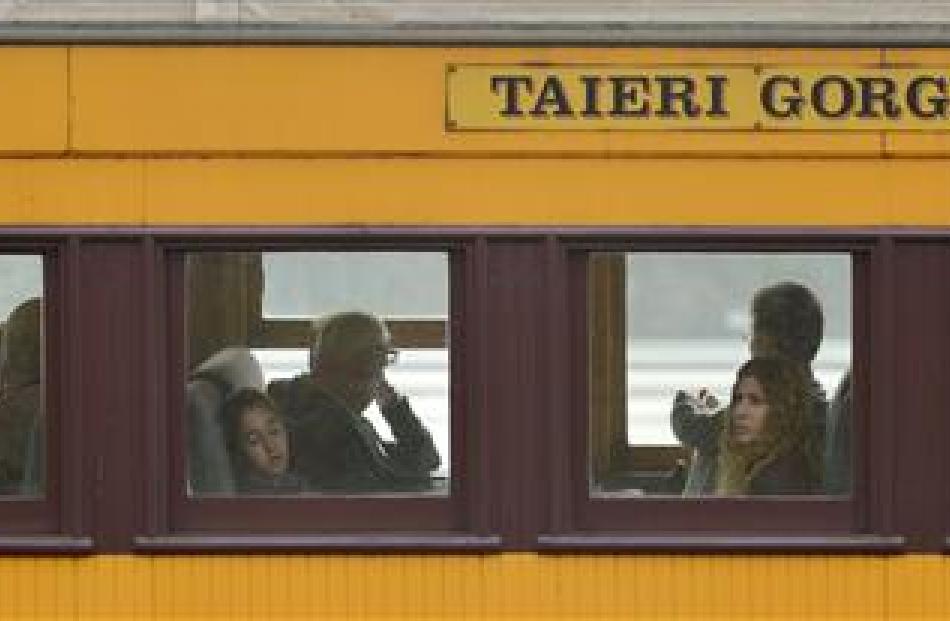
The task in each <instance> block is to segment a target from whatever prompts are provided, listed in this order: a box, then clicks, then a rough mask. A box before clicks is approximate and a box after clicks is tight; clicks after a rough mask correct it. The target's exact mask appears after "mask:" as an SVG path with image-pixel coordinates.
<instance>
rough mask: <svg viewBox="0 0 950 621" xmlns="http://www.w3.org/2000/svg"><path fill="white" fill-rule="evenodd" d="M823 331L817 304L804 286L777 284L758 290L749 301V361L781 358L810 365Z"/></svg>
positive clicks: (788, 283)
mask: <svg viewBox="0 0 950 621" xmlns="http://www.w3.org/2000/svg"><path fill="white" fill-rule="evenodd" d="M823 332H824V314H823V313H822V311H821V304H820V303H819V302H818V299H817V298H816V297H815V295H814V294H813V293H812V292H811V290H810V289H808V287H805V286H804V285H800V284H798V283H795V282H780V283H778V284H775V285H772V286H770V287H766V288H764V289H760V290H759V291H758V292H757V293H756V294H755V297H754V298H753V299H752V337H751V338H752V341H751V343H750V350H751V353H752V357H753V358H759V357H782V358H789V359H791V360H795V361H798V362H803V363H810V362H811V361H812V360H814V358H815V355H816V354H817V353H818V348H819V347H820V346H821V338H822V335H823Z"/></svg>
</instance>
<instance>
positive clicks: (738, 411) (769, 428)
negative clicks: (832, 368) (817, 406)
mask: <svg viewBox="0 0 950 621" xmlns="http://www.w3.org/2000/svg"><path fill="white" fill-rule="evenodd" d="M809 391H810V381H809V378H808V375H807V373H806V371H805V368H804V366H803V365H802V364H799V363H796V362H794V361H792V360H789V359H784V358H753V359H752V360H749V361H748V362H746V363H745V364H744V365H742V367H740V369H739V371H738V373H737V374H736V383H735V385H734V386H733V388H732V400H731V402H730V404H729V412H728V421H729V426H728V433H729V443H730V444H734V445H748V444H752V443H757V444H761V445H774V444H778V443H780V442H781V441H783V440H788V439H791V438H794V437H796V436H799V435H801V434H802V433H803V432H804V430H805V429H806V426H807V424H808V415H809V413H810V408H811V401H810V392H809Z"/></svg>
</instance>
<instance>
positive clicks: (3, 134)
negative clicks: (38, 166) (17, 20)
mask: <svg viewBox="0 0 950 621" xmlns="http://www.w3.org/2000/svg"><path fill="white" fill-rule="evenodd" d="M67 76H68V71H67V51H66V48H50V47H4V48H0V85H2V88H3V97H0V151H13V152H28V153H33V152H62V151H64V150H65V149H66V144H67V110H68V107H67Z"/></svg>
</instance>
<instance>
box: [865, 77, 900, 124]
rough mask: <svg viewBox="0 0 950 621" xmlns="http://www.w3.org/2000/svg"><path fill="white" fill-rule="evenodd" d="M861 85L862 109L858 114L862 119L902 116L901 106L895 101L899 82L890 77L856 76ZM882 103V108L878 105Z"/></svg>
mask: <svg viewBox="0 0 950 621" xmlns="http://www.w3.org/2000/svg"><path fill="white" fill-rule="evenodd" d="M856 81H857V83H858V86H860V87H861V109H860V110H858V113H857V116H858V117H860V118H862V119H879V118H881V115H884V116H885V117H886V118H889V119H897V118H900V115H901V108H900V106H899V105H897V103H895V102H894V95H895V94H896V92H897V84H896V83H895V82H894V80H892V79H891V78H888V77H883V76H882V77H859V78H856ZM876 104H881V105H880V110H879V109H878V106H877V105H876Z"/></svg>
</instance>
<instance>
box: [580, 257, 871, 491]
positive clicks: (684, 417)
mask: <svg viewBox="0 0 950 621" xmlns="http://www.w3.org/2000/svg"><path fill="white" fill-rule="evenodd" d="M851 271H852V266H851V257H850V256H849V255H848V254H847V253H807V254H805V253H769V254H763V253H748V252H747V253H728V252H725V253H708V252H704V253H688V252H632V253H595V254H592V255H590V257H589V263H588V273H589V277H588V283H589V285H588V286H589V304H590V307H589V311H588V321H589V324H590V330H589V334H590V343H589V347H590V353H589V358H590V415H591V419H590V420H591V427H590V428H591V447H590V470H589V471H590V474H591V481H590V490H591V494H592V495H593V496H597V497H605V496H618V495H619V496H624V495H626V496H637V495H647V494H651V495H666V496H679V495H684V496H811V495H846V494H848V492H849V487H850V479H851V476H850V471H851V458H850V455H851V438H850V431H849V430H850V425H849V424H848V423H849V421H850V406H849V404H848V396H847V395H848V387H849V383H850V379H849V377H850V375H849V373H850V368H851V332H852V327H851V321H852V282H851V280H852V279H851Z"/></svg>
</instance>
